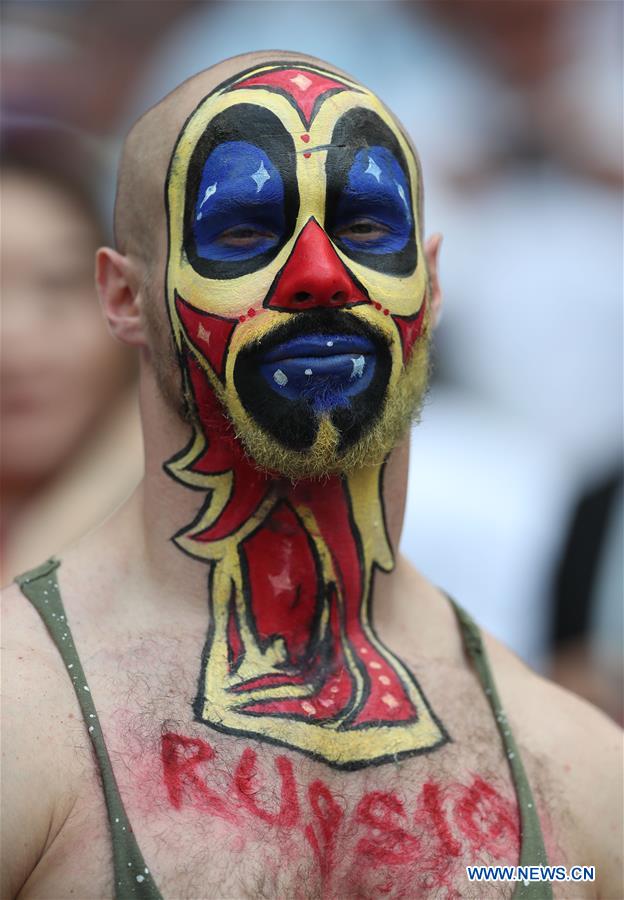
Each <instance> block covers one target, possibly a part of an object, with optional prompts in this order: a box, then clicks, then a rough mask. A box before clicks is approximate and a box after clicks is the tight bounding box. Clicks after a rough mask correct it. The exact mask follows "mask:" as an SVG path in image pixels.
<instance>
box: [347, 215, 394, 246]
mask: <svg viewBox="0 0 624 900" xmlns="http://www.w3.org/2000/svg"><path fill="white" fill-rule="evenodd" d="M389 231H390V229H389V228H388V227H387V226H386V225H382V224H381V223H380V222H375V221H373V220H372V219H355V220H353V221H352V222H348V223H347V224H346V225H341V226H340V228H337V229H336V231H335V236H336V237H338V238H342V239H343V240H345V239H346V240H348V241H352V242H358V243H360V244H366V243H369V242H372V241H378V240H379V239H380V238H383V237H385V236H386V235H387V234H388V233H389Z"/></svg>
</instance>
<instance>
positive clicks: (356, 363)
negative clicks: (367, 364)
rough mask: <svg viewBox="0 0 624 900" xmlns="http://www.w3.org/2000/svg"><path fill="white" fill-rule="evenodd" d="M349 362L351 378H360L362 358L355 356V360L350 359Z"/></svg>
mask: <svg viewBox="0 0 624 900" xmlns="http://www.w3.org/2000/svg"><path fill="white" fill-rule="evenodd" d="M351 362H352V363H353V371H352V372H351V378H361V377H362V375H363V374H364V357H363V356H357V357H356V358H355V359H352V360H351Z"/></svg>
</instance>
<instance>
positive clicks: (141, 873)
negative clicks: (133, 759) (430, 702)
mask: <svg viewBox="0 0 624 900" xmlns="http://www.w3.org/2000/svg"><path fill="white" fill-rule="evenodd" d="M59 565H60V562H59V560H56V559H50V560H48V561H47V562H45V563H43V565H41V566H38V567H37V568H36V569H32V570H31V571H30V572H26V573H25V574H24V575H21V576H19V577H18V578H16V581H17V583H18V584H19V586H20V588H21V590H22V593H24V594H25V595H26V597H27V598H28V599H29V600H30V602H31V603H32V604H33V606H34V607H35V609H36V610H37V612H38V613H39V615H40V616H41V618H42V619H43V622H44V624H45V626H46V628H47V629H48V632H49V633H50V636H51V638H52V640H53V641H54V643H55V644H56V646H57V648H58V650H59V653H60V654H61V657H62V659H63V662H64V663H65V666H66V668H67V674H68V675H69V677H70V679H71V681H72V684H73V686H74V690H75V692H76V696H77V698H78V703H79V704H80V709H81V711H82V715H83V717H84V720H85V725H86V728H87V732H88V734H89V737H90V739H91V743H92V745H93V751H94V753H95V758H96V760H97V764H98V767H99V770H100V776H101V780H102V789H103V792H104V797H105V800H106V808H107V811H108V820H109V825H110V833H111V841H112V846H113V867H114V874H115V898H116V900H162V895H161V893H160V891H159V890H158V888H157V887H156V884H155V882H154V879H153V878H152V874H151V872H150V870H149V868H148V866H147V865H146V864H145V860H144V859H143V855H142V853H141V851H140V849H139V845H138V844H137V841H136V838H135V836H134V834H133V831H132V826H131V825H130V821H129V819H128V817H127V815H126V811H125V808H124V805H123V801H122V799H121V795H120V793H119V788H118V786H117V781H116V779H115V775H114V772H113V766H112V763H111V760H110V756H109V755H108V750H107V749H106V744H105V743H104V737H103V735H102V731H101V728H100V723H99V720H98V716H97V712H96V710H95V704H94V702H93V698H92V696H91V692H90V690H89V685H88V683H87V680H86V678H85V674H84V671H83V668H82V665H81V663H80V658H79V656H78V652H77V650H76V647H75V645H74V641H73V638H72V633H71V629H70V627H69V623H68V621H67V616H66V614H65V608H64V606H63V601H62V600H61V595H60V591H59V586H58V580H57V577H56V570H57V569H58V567H59ZM449 600H450V602H451V604H452V607H453V609H454V611H455V614H456V616H457V621H458V623H459V628H460V631H461V635H462V639H463V642H464V646H465V648H466V652H467V654H468V656H469V657H470V659H471V661H472V663H473V665H474V667H475V670H476V672H477V675H478V677H479V681H480V683H481V686H482V687H483V690H484V692H485V695H486V697H487V700H488V703H489V705H490V707H491V709H492V713H493V715H494V719H495V721H496V727H497V729H498V732H499V734H500V737H501V741H502V744H503V748H504V750H505V755H506V757H507V762H508V764H509V769H510V773H511V778H512V781H513V785H514V788H515V792H516V798H517V801H518V808H519V810H520V835H521V844H520V860H519V865H521V866H540V865H542V866H545V865H547V864H548V861H547V858H546V851H545V849H544V840H543V837H542V829H541V826H540V821H539V817H538V815H537V809H536V807H535V802H534V800H533V794H532V792H531V787H530V785H529V781H528V778H527V775H526V772H525V770H524V766H523V764H522V759H521V758H520V753H519V750H518V746H517V744H516V742H515V740H514V737H513V734H512V732H511V728H510V726H509V724H508V722H507V717H506V715H505V712H504V710H503V708H502V706H501V702H500V699H499V696H498V692H497V690H496V685H495V683H494V678H493V675H492V671H491V669H490V665H489V662H488V658H487V655H486V652H485V648H484V646H483V641H482V639H481V632H480V631H479V628H478V626H477V625H476V624H475V622H474V621H473V620H472V619H471V618H470V616H469V615H468V613H466V612H465V611H464V610H463V609H461V607H459V606H458V605H457V604H456V603H455V602H454V601H453V600H452V599H451V598H449ZM513 898H514V900H550V898H552V888H551V886H550V884H549V883H547V882H530V883H524V882H516V885H515V889H514V892H513Z"/></svg>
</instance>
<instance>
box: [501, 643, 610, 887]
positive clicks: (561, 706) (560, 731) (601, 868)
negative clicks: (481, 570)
mask: <svg viewBox="0 0 624 900" xmlns="http://www.w3.org/2000/svg"><path fill="white" fill-rule="evenodd" d="M485 643H486V648H487V651H488V655H489V657H490V662H491V665H492V669H493V671H494V674H495V679H496V682H497V685H498V688H499V692H500V695H501V699H502V702H503V706H504V707H505V709H506V711H507V714H508V717H509V721H510V723H511V725H512V728H513V730H514V734H515V736H516V740H517V741H518V743H519V744H520V746H521V748H522V753H523V758H524V760H525V765H526V767H527V770H528V772H529V776H530V778H531V777H532V779H533V780H535V781H537V782H538V783H539V782H541V783H542V784H544V780H546V783H545V784H544V790H543V791H542V793H543V796H544V798H545V799H546V801H547V803H548V805H549V806H550V808H551V812H554V814H555V816H557V817H558V818H559V827H560V829H561V830H562V831H563V832H565V833H564V834H563V837H564V841H563V842H562V843H563V844H564V845H565V846H567V848H569V849H568V852H567V854H566V855H569V856H571V854H572V853H575V857H574V858H570V859H567V860H566V862H567V863H568V864H569V865H572V864H576V863H579V864H581V865H583V864H585V865H592V864H595V865H596V881H597V885H598V887H599V889H600V892H601V894H602V895H603V896H609V897H611V896H618V897H619V896H622V895H623V894H622V890H623V885H622V837H623V835H622V791H623V767H622V760H623V750H624V747H623V742H622V731H621V729H620V728H619V726H618V725H616V724H615V722H613V721H612V720H611V719H609V718H608V717H607V716H606V715H605V714H604V713H602V712H601V711H600V710H599V709H597V708H596V707H595V706H593V705H592V704H590V703H588V702H586V701H585V700H583V699H581V698H580V697H578V696H576V695H575V694H572V693H570V692H569V691H567V690H564V689H563V688H561V687H559V686H558V685H556V684H554V683H553V682H551V681H548V680H547V679H546V678H543V677H541V676H540V675H538V674H537V673H535V672H533V671H532V670H531V669H529V668H528V667H527V666H526V665H525V664H524V663H522V662H521V661H520V660H519V659H518V658H517V657H516V656H515V655H514V654H513V653H512V652H511V651H510V650H508V649H507V648H506V647H504V646H503V645H502V644H500V643H499V642H498V641H496V640H494V639H493V638H491V637H490V636H486V638H485ZM577 848H578V849H577Z"/></svg>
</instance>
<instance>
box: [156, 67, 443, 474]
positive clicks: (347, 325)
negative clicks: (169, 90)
mask: <svg viewBox="0 0 624 900" xmlns="http://www.w3.org/2000/svg"><path fill="white" fill-rule="evenodd" d="M419 190H420V185H419V182H418V169H417V166H416V162H415V160H414V157H413V154H412V152H411V150H410V147H409V145H408V143H407V141H406V139H405V137H404V136H403V135H402V133H401V132H400V130H399V129H398V128H397V125H396V123H395V122H394V121H393V119H392V117H391V116H390V115H389V114H388V112H387V111H386V110H385V108H384V107H383V105H382V104H381V103H380V101H379V100H378V99H377V98H376V97H375V96H374V95H373V94H371V93H370V92H369V91H367V90H365V89H364V88H362V87H361V86H359V85H357V84H356V83H354V82H350V81H349V80H347V79H344V78H342V77H338V76H335V75H333V74H331V73H328V72H326V71H323V70H322V69H320V68H316V67H313V66H310V65H307V64H305V65H304V64H290V65H285V64H267V65H263V66H261V67H259V68H255V69H253V70H251V71H248V72H246V73H243V74H239V75H238V76H236V78H235V79H233V80H231V81H229V82H227V83H225V84H223V85H221V86H220V87H218V88H217V89H216V90H215V91H213V92H212V93H211V94H209V95H208V97H206V98H205V99H204V100H203V101H202V102H201V103H200V104H199V106H198V107H197V108H196V110H195V111H194V112H193V113H192V115H191V116H190V118H189V119H188V121H187V123H186V124H185V126H184V129H183V131H182V133H181V135H180V137H179V140H178V142H177V145H176V147H175V150H174V153H173V157H172V160H171V165H170V169H169V174H168V179H167V209H168V228H169V257H168V268H167V297H168V304H169V312H170V318H171V322H172V326H173V330H174V335H175V339H176V345H177V347H178V350H179V352H180V354H181V356H182V357H184V358H186V359H187V360H188V359H191V360H192V365H193V366H194V367H195V369H197V366H199V367H200V368H201V370H202V371H203V372H204V374H205V375H207V376H208V379H209V382H210V385H211V387H212V389H213V391H214V393H215V394H216V395H217V397H218V398H219V400H220V401H221V403H222V404H223V405H224V407H225V408H226V410H227V412H228V414H229V417H230V418H231V420H232V421H233V423H234V426H235V429H236V433H237V434H238V435H239V436H240V438H241V439H242V441H243V443H244V444H245V446H246V448H247V450H248V452H249V453H250V454H251V456H252V457H253V458H254V459H255V460H256V462H257V463H258V464H259V465H260V466H261V467H264V468H267V469H270V470H275V471H281V472H283V473H284V474H287V475H294V476H303V475H311V474H318V473H321V472H331V471H339V470H341V469H346V468H349V466H353V465H354V464H361V463H378V462H380V461H381V460H382V459H383V458H384V457H385V455H386V454H387V452H388V451H389V450H390V449H391V447H392V446H393V445H394V443H395V441H396V439H397V438H398V437H399V435H400V432H401V431H402V430H404V429H405V427H406V425H407V424H408V422H409V418H410V414H411V412H412V408H413V406H414V405H416V403H417V401H418V399H419V398H420V397H421V396H422V394H423V392H424V387H425V383H426V374H427V346H426V344H427V342H426V340H424V338H425V336H426V333H427V330H428V309H427V302H426V284H427V277H426V269H425V264H424V257H423V252H422V247H421V243H420V229H419V223H418V192H419ZM186 368H188V363H186ZM191 390H192V392H193V393H194V394H195V402H196V403H197V390H196V388H193V387H192V386H191Z"/></svg>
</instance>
